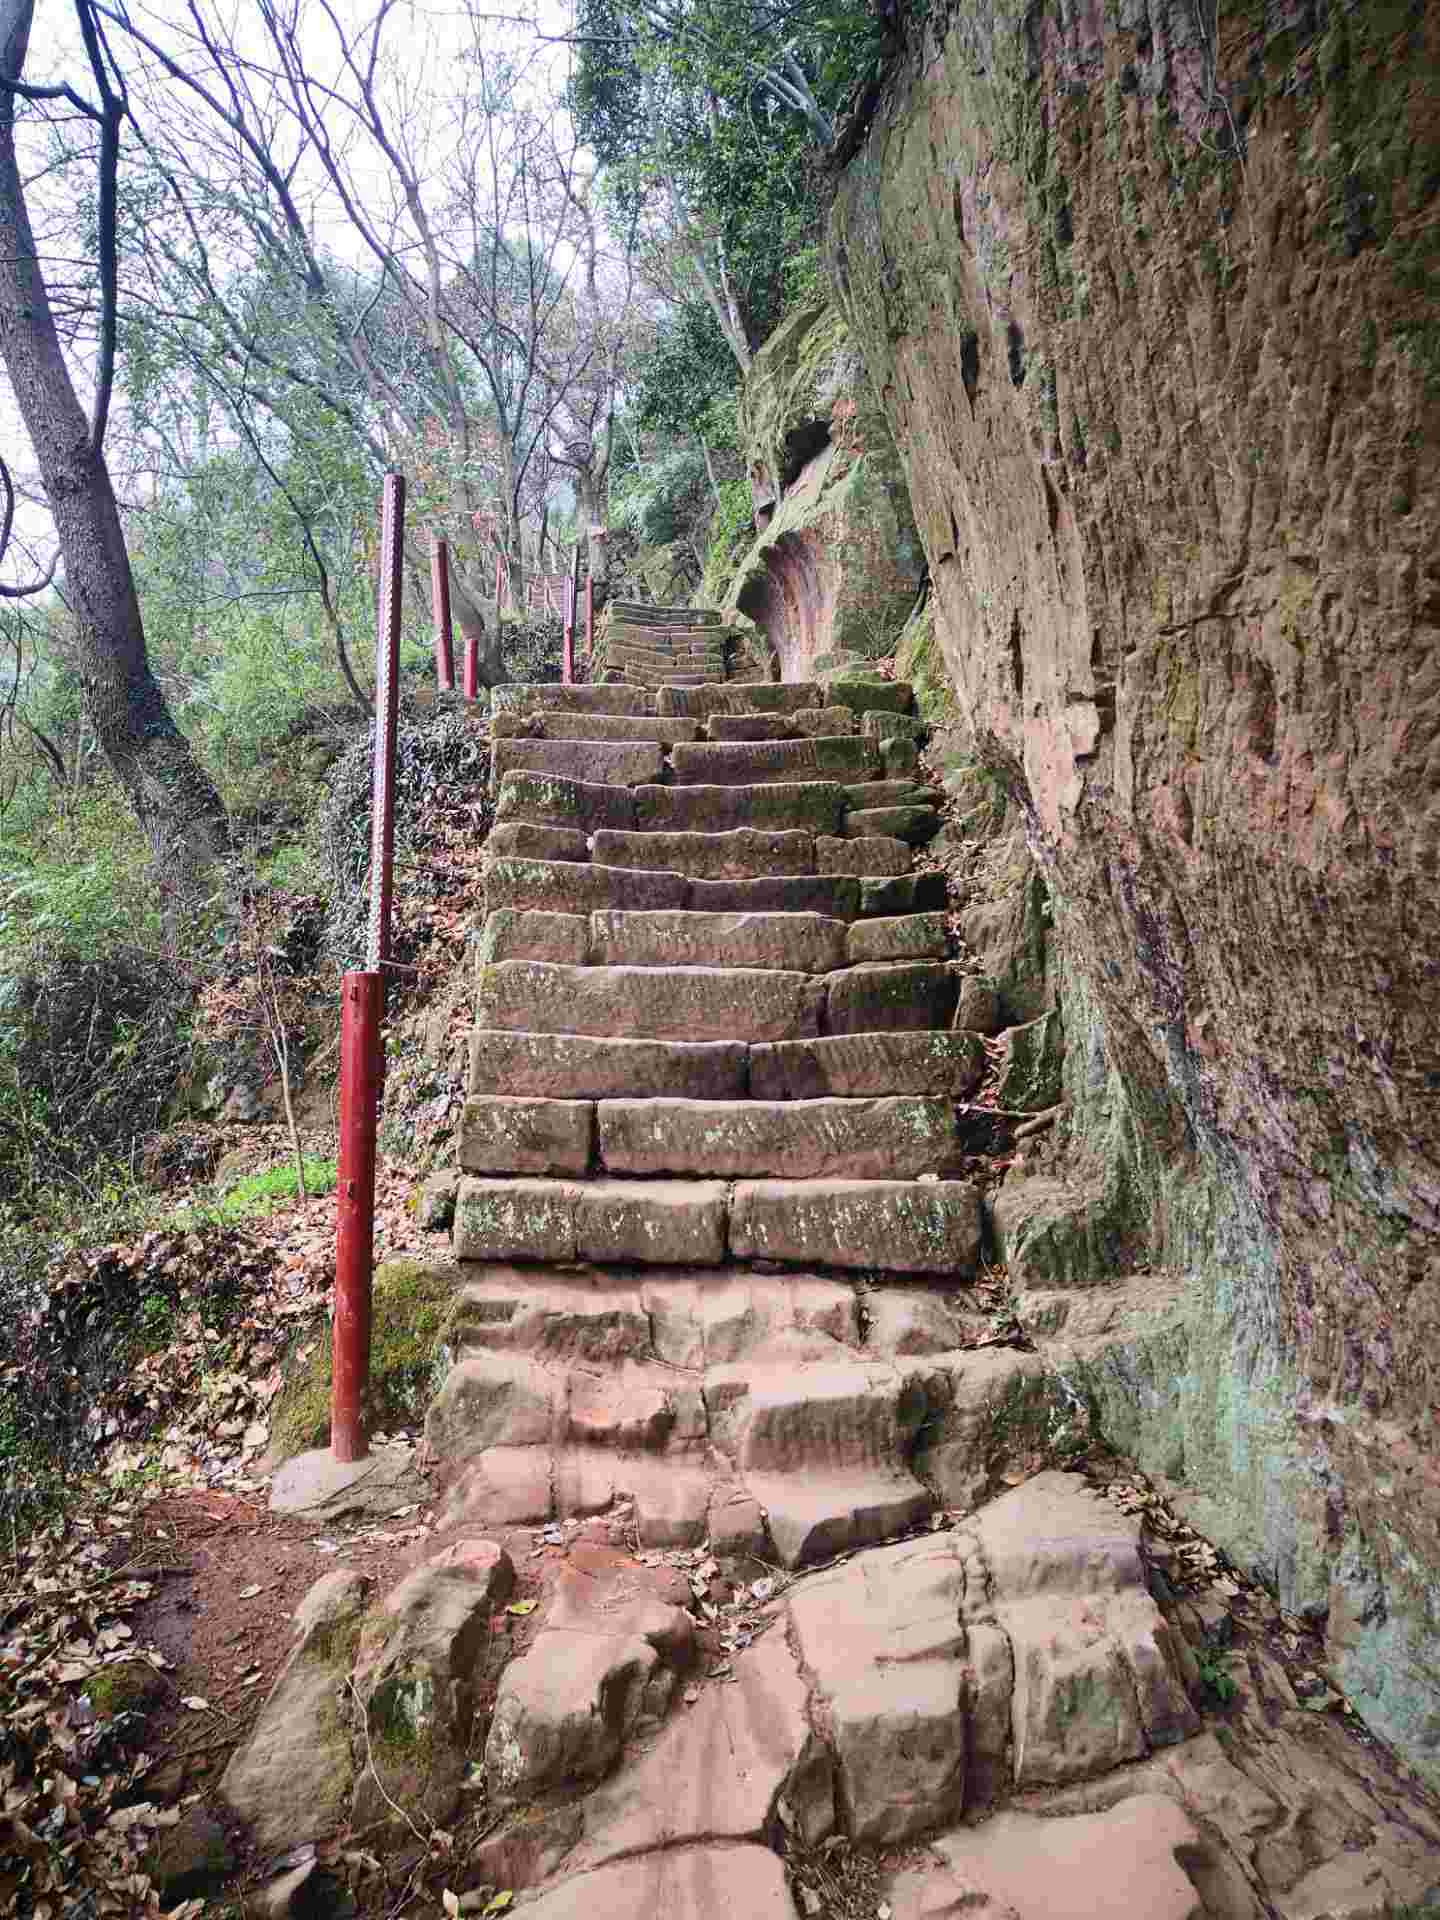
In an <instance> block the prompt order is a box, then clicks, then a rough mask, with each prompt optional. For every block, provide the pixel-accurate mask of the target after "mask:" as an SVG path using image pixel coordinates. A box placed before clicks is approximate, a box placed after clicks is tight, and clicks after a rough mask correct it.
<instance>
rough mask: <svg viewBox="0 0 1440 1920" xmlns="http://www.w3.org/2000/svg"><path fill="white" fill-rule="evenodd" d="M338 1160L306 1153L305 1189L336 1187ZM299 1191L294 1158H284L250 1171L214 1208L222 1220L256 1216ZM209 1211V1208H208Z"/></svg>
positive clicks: (330, 1189) (328, 1190)
mask: <svg viewBox="0 0 1440 1920" xmlns="http://www.w3.org/2000/svg"><path fill="white" fill-rule="evenodd" d="M335 1173H336V1168H335V1162H334V1161H333V1160H325V1159H320V1158H312V1157H311V1155H309V1154H306V1155H305V1191H306V1193H307V1194H308V1195H309V1196H310V1197H311V1198H312V1199H313V1198H314V1197H315V1195H316V1194H322V1193H333V1192H334V1191H335ZM299 1192H300V1186H299V1180H298V1176H297V1175H296V1172H295V1162H294V1161H293V1160H285V1161H282V1162H281V1163H280V1165H279V1166H277V1167H267V1168H266V1169H265V1171H264V1172H263V1173H251V1174H247V1175H246V1177H245V1178H244V1179H243V1180H237V1181H236V1182H235V1183H234V1185H233V1186H229V1187H227V1188H226V1189H225V1191H224V1192H223V1193H222V1194H221V1195H220V1199H219V1201H218V1203H217V1204H216V1206H215V1208H214V1212H215V1214H216V1215H217V1216H218V1218H220V1219H221V1220H253V1219H254V1218H256V1216H257V1215H260V1214H266V1213H273V1212H274V1211H275V1209H276V1207H277V1206H278V1205H279V1204H280V1202H281V1201H282V1200H294V1199H295V1198H296V1197H297V1196H298V1194H299ZM206 1211H207V1212H208V1211H210V1209H208V1208H207V1209H206Z"/></svg>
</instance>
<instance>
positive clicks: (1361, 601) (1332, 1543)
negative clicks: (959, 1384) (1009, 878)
mask: <svg viewBox="0 0 1440 1920" xmlns="http://www.w3.org/2000/svg"><path fill="white" fill-rule="evenodd" d="M1437 75H1440V9H1437V8H1436V7H1434V6H1428V7H1427V6H1424V5H1412V6H1408V7H1407V6H1404V5H1393V6H1353V5H1351V6H1344V5H1338V4H1330V5H1328V6H1327V5H1325V4H1323V0H1322V3H1321V4H1299V3H1295V0H1266V4H1264V5H1263V6H1259V5H1249V6H1246V7H1243V8H1234V9H1228V10H1222V11H1221V12H1220V13H1219V15H1218V19H1217V14H1216V12H1215V10H1213V9H1209V8H1201V9H1199V10H1198V11H1197V10H1195V9H1193V8H1191V7H1190V6H1189V5H1188V4H1182V3H1181V0H1124V3H1123V4H1122V5H1120V6H1119V7H1117V8H1113V9H1109V8H1107V9H1104V10H1102V9H1100V8H1097V7H1079V8H1076V7H1071V6H1063V7H1062V6H1058V5H1053V4H1049V0H1037V4H1032V5H1029V6H1027V7H1025V8H1019V7H992V6H990V5H981V4H979V0H957V4H955V5H953V6H951V7H950V8H948V9H946V10H943V11H937V12H933V13H931V14H929V15H928V16H923V15H921V16H916V24H914V25H912V28H911V38H910V44H909V45H908V46H907V48H906V49H905V53H904V56H903V59H902V60H901V62H900V64H899V66H898V68H897V70H896V71H895V73H894V74H893V75H892V76H891V79H890V81H889V83H888V85H887V88H886V90H885V91H884V93H883V94H882V97H881V100H880V104H879V107H878V110H877V112H876V114H875V117H874V120H873V124H872V125H871V127H870V129H869V132H868V136H867V137H866V139H865V140H864V142H863V144H862V145H861V146H860V147H859V149H858V151H857V153H856V155H855V157H854V158H853V160H852V161H851V162H850V164H849V166H848V168H847V170H846V171H845V173H844V175H843V177H842V179H841V182H840V191H839V197H838V202H837V206H836V209H835V213H834V216H833V222H832V228H831V236H830V253H831V264H832V268H833V272H834V276H835V279H836V283H837V286H838V288H839V290H840V294H841V296H842V303H843V306H844V310H845V313H846V316H847V318H848V320H849V323H850V326H851V328H852V329H853V331H854V334H855V336H856V338H857V339H858V340H859V341H860V343H861V345H862V348H863V351H864V354H865V356H866V360H867V364H868V368H869V371H870V374H871V377H872V379H873V381H874V382H875V386H876V389H877V392H878V395H879V398H880V400H881V401H882V403H883V405H884V409H885V412H886V414H887V416H888V419H889V421H890V424H891V427H892V429H893V432H894V436H895V440H896V443H897V445H898V447H899V449H900V452H901V456H902V459H903V462H904V467H905V471H906V474H907V477H908V481H909V486H910V492H911V498H912V502H913V506H914V512H915V518H916V521H917V524H918V526H919V529H920V533H921V537H922V539H923V543H924V549H925V554H926V557H927V559H928V562H929V567H930V572H931V577H932V580H933V583H934V594H935V601H936V633H937V636H938V641H939V645H940V647H941V649H942V651H943V657H944V662H945V665H946V668H947V671H948V676H949V678H950V681H951V683H952V685H953V688H954V690H955V694H956V697H957V700H958V705H959V707H960V709H961V711H962V713H963V716H964V719H965V722H966V725H967V726H968V728H969V730H970V732H971V733H972V735H973V739H974V742H975V745H976V747H977V749H978V751H979V752H980V754H981V755H982V756H983V758H984V759H985V760H986V761H987V762H988V763H989V764H990V765H991V766H993V767H995V768H998V769H1000V770H1002V771H1003V773H1004V775H1005V777H1006V779H1007V781H1008V783H1009V786H1010V789H1011V791H1012V794H1013V795H1014V796H1015V798H1016V800H1017V802H1018V804H1019V805H1020V807H1021V808H1022V809H1023V814H1024V818H1025V820H1026V823H1027V828H1028V834H1029V839H1030V844H1031V848H1032V851H1033V853H1034V855H1035V857H1036V858H1037V860H1038V862H1039V864H1040V867H1041V869H1042V871H1043V875H1044V878H1045V881H1046V882H1047V884H1048V888H1049V893H1050V899H1051V904H1052V911H1053V915H1054V919H1055V924H1056V929H1057V932H1058V934H1059V945H1060V948H1061V954H1062V963H1061V967H1062V974H1063V980H1062V989H1061V994H1062V1002H1063V1007H1064V1017H1065V1024H1066V1034H1067V1055H1066V1079H1067V1092H1068V1097H1069V1103H1070V1105H1069V1118H1068V1135H1069V1137H1068V1142H1067V1144H1068V1150H1069V1151H1068V1169H1069V1172H1068V1175H1067V1178H1066V1179H1065V1180H1064V1181H1063V1182H1062V1181H1060V1180H1058V1179H1053V1180H1048V1181H1040V1180H1038V1179H1036V1178H1035V1177H1033V1176H1032V1177H1031V1178H1030V1179H1029V1180H1027V1181H1024V1182H1022V1183H1019V1184H1018V1185H1013V1186H1011V1187H1009V1188H1007V1189H1006V1192H1005V1197H1004V1199H1003V1201H1002V1204H1001V1206H1000V1208H999V1209H998V1211H999V1214H1000V1224H1001V1227H1002V1231H1003V1235H1004V1239H1005V1244H1006V1251H1007V1252H1008V1253H1009V1255H1010V1259H1011V1267H1012V1273H1013V1274H1014V1275H1015V1276H1016V1277H1017V1279H1019V1281H1020V1282H1021V1283H1022V1284H1023V1285H1025V1286H1028V1287H1029V1288H1031V1289H1032V1290H1035V1291H1036V1292H1037V1293H1038V1294H1039V1295H1041V1296H1043V1297H1042V1298H1040V1299H1039V1301H1038V1303H1037V1304H1036V1305H1035V1307H1034V1316H1035V1317H1034V1319H1033V1324H1034V1325H1035V1326H1036V1328H1037V1329H1038V1330H1040V1331H1043V1332H1047V1333H1048V1334H1050V1335H1051V1336H1053V1338H1054V1340H1055V1341H1056V1342H1057V1343H1059V1346H1060V1347H1066V1349H1067V1351H1068V1353H1069V1355H1070V1359H1071V1363H1072V1364H1073V1369H1074V1373H1075V1377H1076V1378H1077V1380H1081V1381H1083V1382H1084V1383H1085V1384H1086V1385H1087V1386H1088V1387H1089V1388H1090V1389H1091V1390H1092V1392H1093V1394H1094V1396H1095V1399H1096V1402H1097V1404H1098V1405H1099V1406H1100V1407H1101V1408H1102V1409H1103V1411H1104V1414H1105V1417H1106V1419H1107V1422H1108V1423H1109V1426H1110V1428H1111V1430H1112V1431H1113V1432H1114V1434H1115V1436H1116V1437H1117V1438H1118V1439H1119V1440H1121V1441H1122V1443H1124V1444H1125V1445H1127V1446H1129V1447H1132V1448H1133V1449H1134V1450H1136V1451H1137V1452H1138V1453H1139V1455H1140V1456H1141V1458H1142V1459H1147V1460H1149V1462H1150V1463H1151V1464H1152V1465H1155V1466H1157V1467H1160V1468H1162V1469H1163V1470H1164V1471H1166V1472H1168V1473H1169V1474H1171V1475H1172V1476H1174V1477H1175V1478H1176V1479H1178V1480H1180V1481H1183V1483H1184V1484H1185V1485H1186V1486H1187V1487H1188V1489H1189V1490H1190V1492H1191V1495H1192V1497H1193V1500H1194V1502H1195V1504H1196V1506H1197V1507H1198V1508H1199V1510H1200V1511H1201V1512H1202V1513H1203V1516H1204V1519H1205V1522H1206V1524H1207V1525H1208V1526H1209V1527H1210V1528H1211V1529H1212V1530H1213V1531H1215V1532H1216V1533H1218V1534H1219V1535H1220V1537H1222V1538H1223V1539H1225V1540H1226V1541H1227V1542H1228V1543H1229V1544H1230V1545H1232V1546H1233V1547H1234V1548H1235V1549H1236V1551H1237V1552H1238V1553H1240V1554H1242V1555H1243V1556H1244V1557H1245V1558H1246V1559H1247V1560H1248V1561H1249V1563H1250V1564H1252V1565H1255V1566H1257V1567H1258V1568H1260V1569H1262V1570H1264V1572H1265V1573H1266V1574H1267V1576H1268V1577H1270V1578H1272V1579H1273V1580H1274V1581H1275V1582H1276V1583H1277V1586H1278V1591H1279V1593H1280V1596H1281V1598H1282V1600H1283V1602H1284V1604H1285V1605H1286V1606H1287V1607H1291V1608H1293V1609H1295V1610H1296V1611H1297V1612H1300V1613H1302V1614H1304V1615H1305V1616H1307V1617H1308V1618H1310V1619H1311V1620H1313V1621H1315V1622H1316V1623H1319V1624H1322V1625H1323V1626H1324V1628H1325V1631H1326V1634H1327V1636H1328V1643H1329V1648H1330V1651H1331V1655H1332V1658H1333V1660H1334V1662H1335V1671H1336V1672H1337V1673H1338V1675H1339V1676H1340V1677H1341V1678H1342V1680H1343V1684H1344V1686H1345V1688H1346V1690H1347V1691H1348V1692H1349V1694H1350V1695H1351V1697H1352V1698H1353V1699H1354V1700H1355V1701H1356V1703H1357V1705H1358V1706H1359V1707H1360V1709H1361V1710H1362V1712H1364V1713H1365V1714H1366V1715H1367V1716H1368V1717H1369V1719H1370V1720H1371V1723H1372V1724H1373V1725H1374V1726H1375V1727H1377V1728H1378V1729H1379V1730H1381V1731H1382V1732H1384V1733H1385V1734H1387V1735H1388V1736H1390V1737H1391V1738H1393V1739H1394V1740H1396V1741H1397V1742H1398V1743H1399V1744H1400V1746H1401V1747H1402V1748H1403V1749H1404V1750H1405V1751H1406V1752H1407V1753H1408V1754H1409V1755H1410V1756H1411V1757H1412V1758H1413V1759H1414V1760H1415V1761H1416V1762H1417V1763H1418V1764H1420V1765H1421V1766H1423V1767H1424V1768H1426V1769H1427V1770H1428V1771H1429V1773H1430V1774H1431V1776H1432V1777H1440V1669H1437V1664H1436V1658H1435V1646H1436V1631H1437V1626H1440V1526H1437V1522H1440V1463H1437V1458H1436V1450H1435V1440H1434V1413H1435V1403H1436V1400H1437V1397H1440V1396H1437V1378H1436V1371H1435V1369H1436V1361H1435V1354H1436V1351H1437V1345H1436V1336H1437V1332H1440V1259H1437V1253H1436V1246H1437V1240H1436V1232H1437V1228H1440V1151H1437V1147H1440V1104H1437V1101H1436V1094H1437V1091H1440V1051H1437V1036H1440V1018H1437V1013H1440V992H1437V972H1440V962H1437V959H1436V954H1437V936H1440V887H1437V864H1440V852H1437V848H1440V836H1437V829H1440V650H1437V645H1436V642H1437V637H1440V561H1437V555H1440V542H1437V534H1440V525H1437V522H1440V484H1437V462H1440V326H1437V322H1436V318H1435V315H1436V305H1435V297H1436V292H1437V277H1436V275H1437V262H1440V221H1437V190H1440V80H1437ZM1137 1234H1139V1235H1140V1237H1141V1238H1142V1240H1143V1242H1144V1253H1145V1255H1146V1256H1147V1257H1148V1262H1149V1263H1150V1264H1153V1265H1156V1266H1159V1265H1161V1264H1164V1265H1165V1266H1166V1267H1168V1268H1169V1269H1170V1270H1171V1278H1169V1279H1168V1280H1167V1281H1166V1282H1165V1284H1164V1285H1160V1284H1158V1283H1154V1282H1150V1281H1147V1280H1146V1279H1145V1277H1144V1275H1143V1274H1142V1273H1138V1272H1137V1271H1136V1269H1137V1268H1138V1267H1139V1266H1141V1265H1143V1264H1144V1262H1142V1261H1136V1260H1135V1259H1133V1257H1132V1259H1131V1260H1129V1261H1128V1262H1125V1261H1117V1259H1116V1257H1115V1250H1116V1249H1117V1248H1119V1247H1122V1246H1127V1247H1130V1248H1132V1249H1133V1246H1134V1243H1135V1240H1136V1236H1137ZM1117 1265H1119V1266H1120V1267H1121V1268H1122V1269H1124V1270H1123V1271H1122V1272H1121V1273H1120V1274H1119V1275H1118V1276H1117V1271H1116V1269H1117ZM1076 1285H1084V1286H1086V1287H1087V1288H1092V1289H1094V1291H1092V1292H1088V1293H1086V1294H1084V1295H1076V1294H1075V1293H1073V1292H1071V1291H1069V1289H1071V1288H1073V1287H1074V1286H1076ZM1067 1343H1068V1347H1067Z"/></svg>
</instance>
